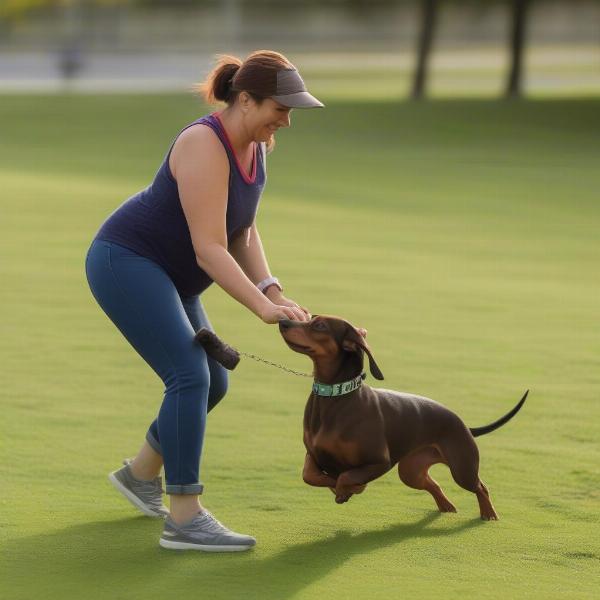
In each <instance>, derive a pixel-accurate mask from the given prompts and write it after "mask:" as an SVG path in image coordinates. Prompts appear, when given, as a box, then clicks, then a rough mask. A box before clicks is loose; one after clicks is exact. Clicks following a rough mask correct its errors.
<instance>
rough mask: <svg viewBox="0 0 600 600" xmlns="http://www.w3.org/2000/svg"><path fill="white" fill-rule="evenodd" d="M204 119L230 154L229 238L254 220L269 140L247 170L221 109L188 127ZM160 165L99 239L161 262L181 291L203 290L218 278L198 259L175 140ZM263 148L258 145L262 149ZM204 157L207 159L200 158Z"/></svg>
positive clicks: (115, 214)
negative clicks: (176, 170) (177, 171)
mask: <svg viewBox="0 0 600 600" xmlns="http://www.w3.org/2000/svg"><path fill="white" fill-rule="evenodd" d="M198 123H202V124H203V126H208V127H210V128H211V129H212V130H213V131H214V132H215V133H216V134H217V136H219V139H220V140H221V142H222V144H223V146H224V147H225V151H226V152H227V156H228V158H229V194H228V199H227V243H228V245H229V244H231V242H232V241H233V240H234V239H235V238H237V237H238V236H239V235H241V234H243V233H245V231H246V229H247V228H248V227H250V226H251V225H252V223H253V222H254V218H255V216H256V211H257V209H258V203H259V200H260V195H261V192H262V189H263V187H264V185H265V181H266V169H265V144H264V143H260V144H255V145H254V159H253V161H252V174H251V175H250V176H248V174H247V173H246V172H245V171H244V169H243V168H242V166H241V165H240V164H239V162H238V160H237V157H236V155H235V153H234V151H233V147H232V146H231V143H230V141H229V138H228V136H227V132H226V131H225V128H224V127H223V124H222V123H221V121H220V119H219V117H218V114H217V113H212V114H210V115H207V116H204V117H201V118H200V119H197V120H196V121H194V122H193V123H190V124H189V125H187V126H186V127H184V128H183V129H182V130H181V131H180V132H179V134H178V135H177V137H179V135H180V134H181V133H182V132H183V131H185V130H186V129H188V128H189V127H192V126H193V125H197V124H198ZM177 137H176V138H175V140H173V143H172V144H171V147H170V148H169V151H168V152H167V155H166V157H165V159H164V161H163V163H162V164H161V166H160V168H159V169H158V171H157V173H156V176H155V178H154V181H153V182H152V183H151V184H150V185H149V186H148V187H147V188H145V189H143V190H141V191H140V192H138V193H137V194H135V195H134V196H132V197H131V198H129V199H127V200H126V201H125V202H124V203H123V204H121V206H119V207H118V208H117V209H116V210H115V211H114V212H113V213H112V214H111V215H110V216H109V217H108V218H107V219H106V221H104V223H103V224H102V225H101V227H100V229H99V230H98V232H97V233H96V235H95V237H94V239H98V240H106V241H109V242H114V243H116V244H119V245H121V246H125V247H126V248H129V249H130V250H133V251H134V252H136V253H137V254H140V255H141V256H145V257H147V258H149V259H151V260H153V261H155V262H156V263H158V264H159V265H161V266H162V267H163V268H164V269H165V271H166V272H167V274H168V275H169V276H170V278H171V279H172V280H173V283H174V284H175V287H176V288H177V291H178V292H179V293H180V295H182V296H193V295H196V294H200V293H201V292H203V291H204V290H205V289H206V288H207V287H208V286H209V285H210V284H211V283H212V282H213V280H212V279H211V278H210V277H209V275H208V274H207V273H206V272H205V271H203V270H202V269H201V268H200V267H199V266H198V263H197V262H196V253H195V252H194V246H193V245H192V237H191V235H190V230H189V227H188V224H187V220H186V218H185V214H184V212H183V208H182V207H181V201H180V199H179V191H178V189H177V182H176V181H175V178H174V177H173V175H172V173H171V169H170V168H169V156H170V155H171V150H172V149H173V145H174V144H175V141H176V140H177ZM257 147H258V149H257ZM199 160H202V158H201V157H199Z"/></svg>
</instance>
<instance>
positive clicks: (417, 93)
mask: <svg viewBox="0 0 600 600" xmlns="http://www.w3.org/2000/svg"><path fill="white" fill-rule="evenodd" d="M544 1H545V0H0V24H1V23H2V22H4V24H5V26H6V24H7V23H8V24H10V22H11V21H12V22H18V21H19V20H23V19H25V18H27V15H28V14H30V13H34V12H36V11H38V12H39V11H43V10H49V9H59V10H62V11H63V12H64V15H65V21H67V22H69V21H70V22H71V32H72V33H71V35H70V36H69V39H67V40H66V41H65V49H64V52H63V56H62V58H61V68H62V70H63V73H64V74H65V76H66V77H71V76H74V75H75V74H76V73H77V72H78V71H79V70H80V68H81V66H82V64H83V63H82V46H83V41H82V39H81V35H77V22H78V21H79V22H81V21H82V20H83V19H85V15H86V11H90V10H92V9H94V8H103V7H104V8H111V7H112V8H114V9H118V8H119V7H127V8H135V7H139V8H145V9H152V8H156V9H158V8H161V9H177V8H185V7H188V8H190V7H194V6H213V7H217V6H224V7H226V8H227V9H228V10H230V11H234V12H235V11H238V16H239V14H241V13H240V11H241V8H242V7H243V6H246V5H250V6H252V7H263V8H264V7H266V8H267V9H269V8H270V7H273V10H277V7H281V6H283V5H287V6H294V7H295V8H299V7H300V8H301V7H307V8H308V7H310V6H313V7H319V8H324V7H327V8H328V9H329V10H332V9H334V10H335V9H338V10H340V11H342V10H343V11H346V12H347V13H352V14H355V15H356V16H358V17H359V18H360V17H361V15H364V16H365V17H366V16H367V14H369V13H370V12H371V11H373V10H376V9H378V8H384V7H392V6H397V5H399V4H406V5H410V6H413V7H414V8H415V9H416V10H417V11H418V14H419V17H418V23H419V26H418V31H415V35H416V48H415V67H414V72H413V82H412V89H411V97H412V98H413V99H417V100H418V99H421V98H423V97H424V96H425V95H426V89H427V79H428V71H429V63H430V57H431V54H432V52H433V50H434V46H435V39H436V32H437V30H438V28H439V23H440V20H441V19H443V14H442V8H445V7H448V6H456V7H461V8H464V9H469V10H471V11H479V12H480V13H483V12H485V11H489V10H493V9H497V8H498V7H501V8H502V9H503V12H504V14H505V18H506V24H507V38H506V42H505V43H506V45H507V50H508V53H509V56H510V60H509V69H508V72H507V74H506V82H505V86H504V90H505V92H504V93H505V96H506V97H509V98H514V97H519V96H520V95H521V94H522V87H523V84H522V82H523V54H524V48H525V46H526V38H527V30H528V27H527V21H528V17H529V14H530V12H531V7H532V5H533V4H534V3H538V2H539V3H541V4H543V2H544ZM580 1H582V0H564V4H565V5H568V6H569V7H570V8H572V9H575V7H576V5H577V4H578V2H580ZM596 1H598V2H600V0H596Z"/></svg>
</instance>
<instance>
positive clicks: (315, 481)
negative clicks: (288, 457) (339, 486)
mask: <svg viewBox="0 0 600 600" xmlns="http://www.w3.org/2000/svg"><path fill="white" fill-rule="evenodd" d="M302 479H304V483H308V485H314V486H316V487H328V488H335V485H336V480H335V478H333V477H331V476H330V475H327V474H326V473H323V471H322V470H321V467H319V465H318V464H317V463H316V462H315V459H314V458H313V457H312V456H311V455H310V454H309V453H308V452H307V453H306V458H305V459H304V468H303V469H302Z"/></svg>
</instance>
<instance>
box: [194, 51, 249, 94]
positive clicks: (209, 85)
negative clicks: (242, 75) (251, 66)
mask: <svg viewBox="0 0 600 600" xmlns="http://www.w3.org/2000/svg"><path fill="white" fill-rule="evenodd" d="M217 59H218V60H217V64H216V66H215V67H214V69H213V70H212V71H211V72H210V73H209V74H208V76H207V77H206V79H205V80H204V81H203V82H202V83H200V84H197V85H195V86H194V89H195V90H196V91H197V92H199V93H200V94H201V95H202V96H203V97H204V100H205V101H206V103H207V104H215V103H216V102H227V104H229V103H230V102H231V100H232V99H234V98H232V96H233V97H235V96H236V95H237V94H236V93H235V92H232V89H231V85H232V84H231V82H232V80H233V77H234V75H235V74H236V73H237V72H238V70H239V68H240V67H241V66H242V61H241V60H240V59H239V58H237V57H235V56H229V55H227V54H221V55H219V56H218V57H217Z"/></svg>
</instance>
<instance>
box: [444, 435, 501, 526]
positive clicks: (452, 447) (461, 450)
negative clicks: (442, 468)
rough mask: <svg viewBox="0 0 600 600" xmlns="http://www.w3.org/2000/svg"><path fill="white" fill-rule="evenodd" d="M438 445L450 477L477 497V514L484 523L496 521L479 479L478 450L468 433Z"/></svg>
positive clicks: (494, 512) (490, 502) (492, 508)
mask: <svg viewBox="0 0 600 600" xmlns="http://www.w3.org/2000/svg"><path fill="white" fill-rule="evenodd" d="M461 433H462V435H459V436H453V437H452V438H450V439H447V440H442V441H440V443H439V448H440V452H441V453H442V455H443V456H444V458H445V459H446V464H447V465H448V467H450V472H451V473H452V477H453V479H454V481H456V483H458V485H460V487H462V488H464V489H465V490H468V491H469V492H473V493H474V494H475V495H476V496H477V502H478V503H479V512H480V514H481V518H482V519H483V520H485V521H497V520H498V514H497V513H496V510H495V509H494V506H493V505H492V501H491V500H490V494H489V492H488V490H487V487H486V486H485V484H484V483H483V481H481V479H479V450H478V449H477V445H476V444H475V440H474V439H473V437H472V436H471V435H470V433H469V432H468V431H465V432H464V433H463V432H461Z"/></svg>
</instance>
